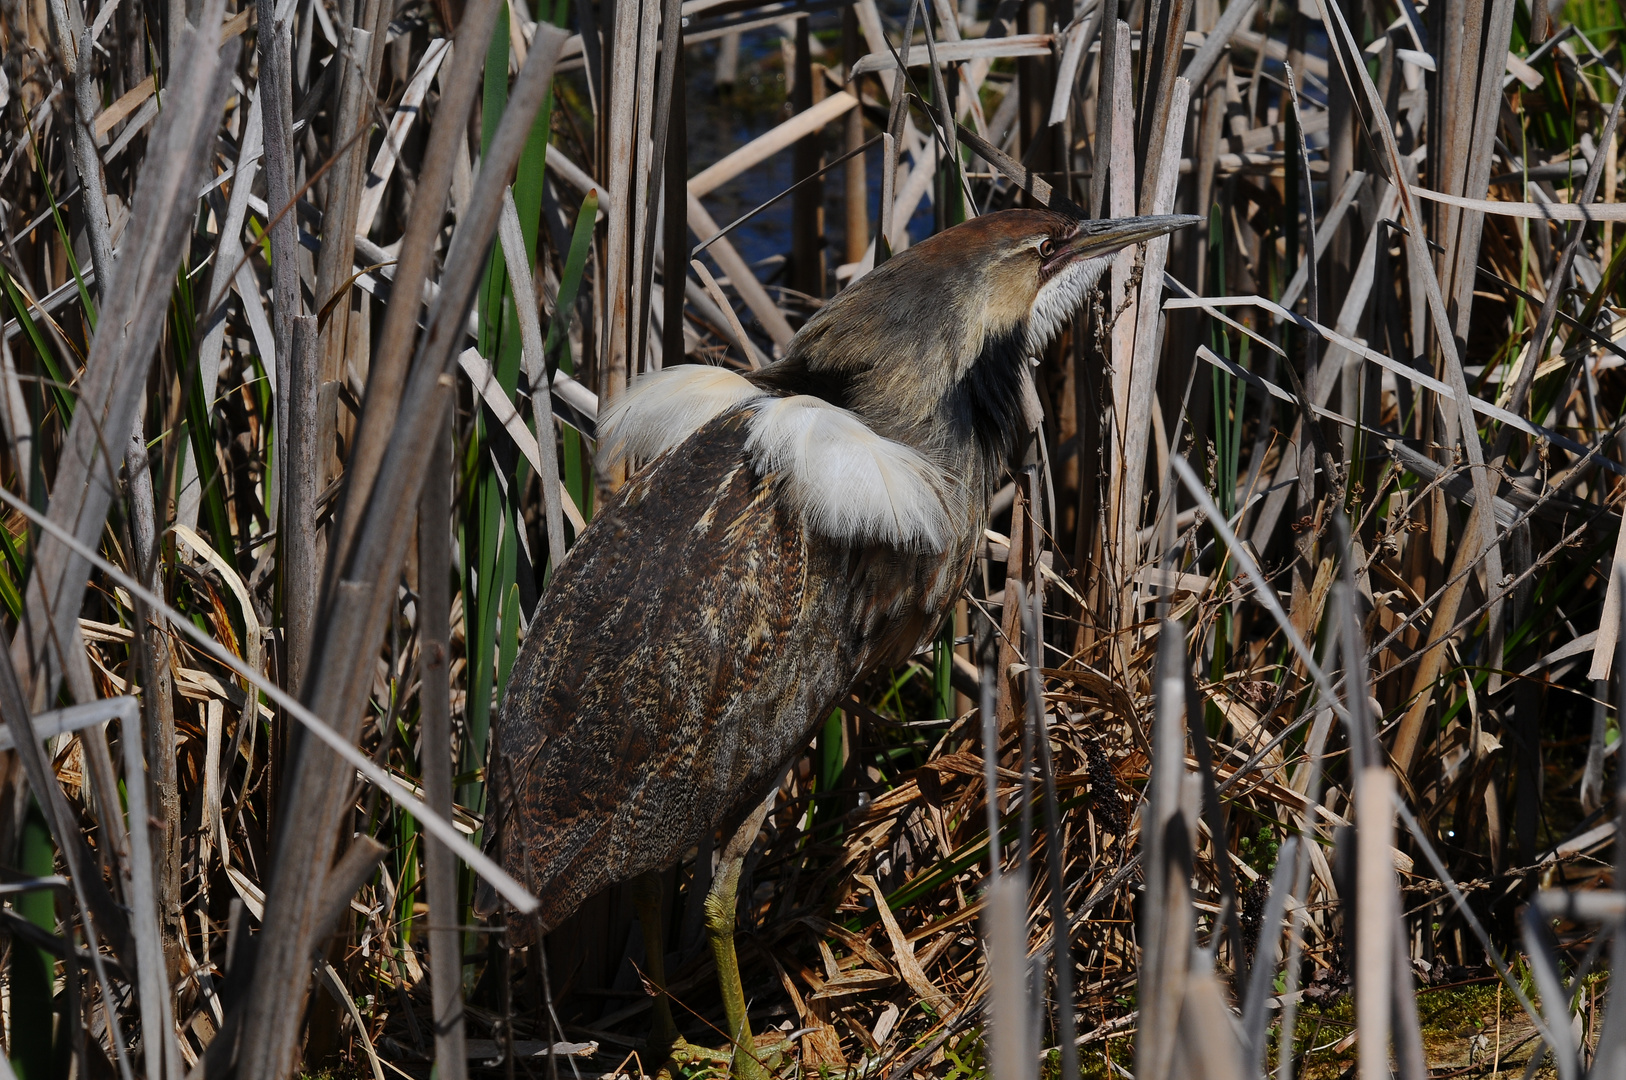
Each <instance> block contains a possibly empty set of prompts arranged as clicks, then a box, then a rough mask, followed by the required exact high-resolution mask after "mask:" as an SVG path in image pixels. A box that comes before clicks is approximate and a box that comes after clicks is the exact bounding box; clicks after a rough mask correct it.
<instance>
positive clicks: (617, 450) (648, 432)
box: [598, 364, 765, 468]
mask: <svg viewBox="0 0 1626 1080" xmlns="http://www.w3.org/2000/svg"><path fill="white" fill-rule="evenodd" d="M763 396H765V395H764V394H763V392H762V391H761V390H760V389H758V388H757V387H755V386H753V385H751V383H749V382H747V381H746V380H745V379H744V378H742V377H740V376H739V375H737V374H735V373H734V372H732V371H729V370H727V369H726V368H719V367H709V366H707V365H705V364H677V365H674V366H672V367H669V368H666V369H664V370H662V371H653V372H650V373H649V374H648V375H645V376H643V377H642V378H640V379H639V380H638V381H637V382H636V383H635V384H634V385H633V386H632V387H631V389H630V390H628V392H627V393H625V394H623V395H622V396H621V397H620V398H619V399H617V400H616V401H615V403H614V404H612V405H611V406H610V407H609V408H608V409H606V410H605V411H604V412H603V413H602V414H601V415H600V416H599V418H598V438H599V442H598V447H599V449H598V454H599V463H600V465H601V466H603V467H605V468H609V467H611V466H614V465H617V464H620V463H621V462H623V461H627V460H629V459H633V458H637V459H640V460H643V461H648V460H650V459H651V458H655V457H658V456H660V454H662V453H663V452H665V451H666V450H669V449H671V448H672V447H674V446H676V445H677V444H678V443H681V442H683V441H684V440H685V439H687V438H688V437H689V436H690V435H693V434H694V433H695V432H696V431H699V430H700V429H701V428H702V427H704V426H705V425H706V423H707V422H708V421H710V420H711V419H713V418H714V417H717V416H720V415H722V414H723V413H725V412H727V411H728V410H730V409H732V408H734V407H735V406H736V405H740V404H742V403H744V402H747V401H750V400H751V399H753V398H759V397H763Z"/></svg>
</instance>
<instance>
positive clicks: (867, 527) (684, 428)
mask: <svg viewBox="0 0 1626 1080" xmlns="http://www.w3.org/2000/svg"><path fill="white" fill-rule="evenodd" d="M747 402H750V403H752V404H753V405H754V406H755V413H754V415H752V416H751V418H750V420H749V428H748V435H747V437H746V442H745V452H746V455H747V456H748V457H749V458H750V460H751V464H752V467H754V468H755V469H756V471H757V472H758V473H760V474H761V475H764V476H766V475H768V474H769V473H778V474H780V475H781V485H780V491H781V493H782V495H783V497H784V498H785V499H786V500H787V503H788V505H789V506H790V508H791V509H792V510H794V511H795V512H796V513H798V514H800V515H801V516H802V520H803V521H804V522H805V523H806V525H807V527H808V528H809V529H811V530H813V531H814V532H816V533H818V534H819V535H821V536H827V537H829V538H831V539H833V540H839V541H843V542H847V543H851V544H886V545H889V546H891V547H896V548H899V549H902V550H905V551H941V550H943V549H944V548H945V547H946V546H947V545H948V542H949V537H950V534H951V532H952V530H951V528H950V525H949V520H948V512H947V511H946V510H945V509H944V505H943V497H942V495H941V494H940V485H941V482H942V481H941V470H939V469H938V468H936V467H935V466H934V465H933V464H932V463H931V462H930V461H928V460H927V459H926V458H925V457H924V456H923V455H921V454H920V453H919V452H918V451H916V450H914V449H911V448H910V447H908V446H905V445H904V444H903V443H900V442H895V441H893V440H892V439H887V438H883V437H881V436H880V435H877V434H876V433H875V432H874V431H872V430H870V428H869V427H868V426H866V425H865V424H864V422H863V421H862V420H860V419H859V418H858V417H857V416H855V415H853V414H852V413H850V412H848V411H847V410H846V409H838V408H836V407H835V406H834V405H831V404H830V403H829V402H827V401H824V400H822V399H820V398H816V397H810V396H806V395H803V396H798V397H789V398H778V397H773V396H772V395H770V394H767V393H765V392H764V391H762V390H761V389H759V388H758V387H756V386H754V385H753V384H752V383H750V382H749V381H747V380H746V379H744V378H742V377H741V376H739V375H737V374H735V373H734V372H732V371H728V370H726V369H724V368H716V367H708V366H705V365H702V364H684V365H678V366H674V367H669V368H666V369H665V370H664V371H657V372H652V373H650V374H648V375H645V376H643V377H642V378H641V379H639V380H638V381H637V383H635V384H634V385H633V387H632V389H631V390H630V391H629V392H628V393H627V394H625V395H623V396H622V397H621V398H620V399H619V400H617V401H616V402H615V403H614V404H613V405H611V406H610V407H609V408H607V409H606V410H605V411H604V412H603V413H602V414H600V416H599V421H598V431H599V463H600V465H601V466H603V467H605V468H609V467H611V466H614V465H617V464H619V463H621V462H623V461H630V460H633V459H637V460H642V461H648V460H650V459H652V458H655V457H658V456H660V455H661V454H662V453H664V452H665V451H667V450H669V449H671V448H672V447H674V446H677V445H678V444H679V443H682V442H683V441H684V440H686V439H688V437H689V436H691V435H693V434H694V433H695V432H696V431H699V430H700V429H701V428H702V427H704V426H705V425H706V424H707V423H708V422H710V421H711V420H712V419H714V418H716V417H718V416H721V415H722V414H723V413H725V412H728V411H729V410H731V409H734V408H736V407H738V406H740V405H743V404H745V403H747Z"/></svg>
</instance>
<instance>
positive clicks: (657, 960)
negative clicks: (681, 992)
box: [632, 871, 678, 1061]
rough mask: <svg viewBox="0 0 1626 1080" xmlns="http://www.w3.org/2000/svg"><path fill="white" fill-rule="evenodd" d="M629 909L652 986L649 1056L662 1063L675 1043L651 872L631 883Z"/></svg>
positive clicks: (657, 881) (657, 878) (656, 886)
mask: <svg viewBox="0 0 1626 1080" xmlns="http://www.w3.org/2000/svg"><path fill="white" fill-rule="evenodd" d="M632 906H633V907H634V909H636V910H637V912H638V925H639V926H641V927H643V930H644V966H645V968H646V970H645V972H644V974H646V975H648V976H649V981H650V982H651V983H654V984H655V991H656V993H655V1008H654V1013H655V1016H654V1023H653V1026H652V1027H651V1028H650V1032H649V1056H650V1058H651V1060H653V1061H661V1060H662V1059H664V1058H665V1057H666V1054H667V1051H669V1050H671V1049H672V1044H673V1043H674V1042H676V1041H677V1034H678V1032H677V1025H676V1024H674V1023H673V1022H672V1005H671V1003H670V1002H669V1001H668V1000H667V998H666V942H665V935H664V934H663V933H661V930H662V924H661V907H662V905H661V875H660V874H658V873H655V872H654V871H651V872H649V873H647V874H640V875H638V876H637V877H636V878H634V879H633V881H632Z"/></svg>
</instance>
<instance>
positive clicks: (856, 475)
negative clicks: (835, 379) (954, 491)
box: [745, 395, 952, 551]
mask: <svg viewBox="0 0 1626 1080" xmlns="http://www.w3.org/2000/svg"><path fill="white" fill-rule="evenodd" d="M745 451H746V453H747V454H749V455H750V457H751V461H752V464H753V465H754V466H755V467H756V469H757V471H758V472H760V473H762V474H764V475H766V474H767V473H770V472H777V473H780V474H781V475H782V477H783V479H782V487H781V491H782V492H783V494H784V497H785V498H786V499H787V500H788V501H789V503H790V505H791V506H792V507H793V508H794V509H795V510H797V511H798V512H800V513H801V515H802V518H803V521H805V522H806V524H807V527H808V528H809V529H811V530H813V531H814V532H817V533H819V534H820V535H823V536H828V537H830V538H831V539H834V540H840V541H846V542H848V543H852V544H866V543H880V544H887V545H889V546H892V547H896V548H901V549H903V550H906V551H942V550H943V549H944V548H945V547H947V546H948V542H949V537H950V533H951V531H952V530H951V527H950V523H949V517H948V511H947V510H946V509H944V506H943V498H942V496H941V495H940V494H939V484H940V482H941V481H940V476H941V471H940V470H939V469H937V468H936V467H935V466H933V465H932V463H931V462H930V461H928V460H927V459H926V458H925V457H924V456H922V455H921V454H920V453H919V452H918V451H916V450H913V449H911V448H910V447H908V446H905V445H904V444H903V443H900V442H895V441H893V440H891V439H886V438H882V437H881V436H880V435H877V434H876V433H875V432H874V431H871V430H870V429H869V428H868V427H867V426H866V425H865V424H864V422H863V421H862V420H860V419H859V418H858V417H857V416H854V415H853V414H852V413H850V412H848V411H847V410H845V409H838V408H836V407H835V406H834V405H831V404H829V403H828V402H826V401H823V400H821V399H819V398H816V397H809V396H805V395H803V396H797V397H789V398H773V399H769V400H766V401H763V402H762V403H761V404H760V406H759V407H758V408H757V410H756V415H754V416H753V417H752V418H751V421H750V435H749V436H748V437H747V439H746V442H745Z"/></svg>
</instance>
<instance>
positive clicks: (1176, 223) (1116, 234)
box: [1055, 214, 1203, 262]
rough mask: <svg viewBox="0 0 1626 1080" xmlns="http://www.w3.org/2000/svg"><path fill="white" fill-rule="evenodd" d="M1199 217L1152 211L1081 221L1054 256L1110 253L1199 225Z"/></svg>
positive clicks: (1067, 257) (1069, 257) (1070, 259)
mask: <svg viewBox="0 0 1626 1080" xmlns="http://www.w3.org/2000/svg"><path fill="white" fill-rule="evenodd" d="M1202 220H1203V219H1202V218H1201V217H1199V216H1197V215H1196V214H1153V215H1150V216H1148V217H1129V218H1104V219H1102V220H1099V221H1080V222H1079V223H1078V232H1076V233H1074V234H1073V236H1072V238H1071V239H1069V240H1068V241H1067V242H1066V243H1065V244H1063V245H1062V246H1061V250H1060V251H1058V252H1057V253H1056V256H1055V257H1056V259H1057V260H1063V259H1065V260H1066V261H1068V262H1073V261H1075V260H1082V259H1093V258H1096V257H1098V256H1101V255H1110V254H1111V253H1112V252H1114V251H1117V250H1118V249H1119V248H1123V247H1128V246H1129V245H1130V244H1140V243H1144V242H1145V241H1147V240H1151V239H1153V238H1154V237H1158V236H1162V235H1164V234H1165V233H1171V232H1174V230H1176V229H1184V228H1186V227H1187V226H1188V225H1197V224H1200V223H1201V222H1202Z"/></svg>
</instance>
